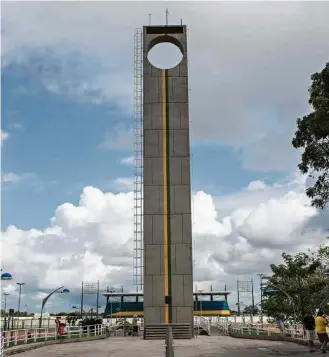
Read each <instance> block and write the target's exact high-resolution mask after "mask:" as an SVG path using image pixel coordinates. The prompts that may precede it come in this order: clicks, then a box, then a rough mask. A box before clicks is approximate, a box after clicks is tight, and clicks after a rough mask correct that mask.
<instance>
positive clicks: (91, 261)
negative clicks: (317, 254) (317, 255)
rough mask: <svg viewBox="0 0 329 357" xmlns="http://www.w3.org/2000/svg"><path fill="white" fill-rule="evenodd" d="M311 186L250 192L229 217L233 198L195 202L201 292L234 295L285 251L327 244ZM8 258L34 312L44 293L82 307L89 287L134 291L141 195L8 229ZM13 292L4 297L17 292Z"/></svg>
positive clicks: (92, 192) (4, 241)
mask: <svg viewBox="0 0 329 357" xmlns="http://www.w3.org/2000/svg"><path fill="white" fill-rule="evenodd" d="M303 182H304V181H303V180H299V183H298V185H297V184H296V183H295V184H294V185H293V186H291V182H286V183H284V184H280V185H273V187H272V186H269V185H268V186H266V188H264V189H263V190H262V196H257V195H256V196H255V197H254V195H255V193H257V192H258V191H256V192H255V191H254V190H248V189H246V190H243V192H240V193H237V194H234V195H231V196H230V201H231V206H229V207H228V208H229V209H226V210H223V209H221V207H222V205H223V203H225V202H227V200H228V199H229V198H228V197H212V196H211V195H209V194H207V193H205V192H203V191H199V192H196V193H195V194H194V195H193V197H192V202H193V211H192V212H193V243H194V247H193V251H194V280H195V283H196V284H198V287H199V288H205V289H207V288H209V285H210V284H212V285H213V287H214V288H218V289H223V287H224V284H225V283H226V284H227V285H228V289H232V290H234V289H235V279H236V278H237V277H241V276H243V277H252V276H253V275H255V274H256V273H258V272H263V271H265V272H266V271H268V266H269V264H270V263H271V262H278V261H279V260H280V255H281V253H282V252H283V251H287V252H297V251H300V250H304V251H306V250H307V249H309V248H311V249H314V248H316V247H317V246H318V245H319V244H323V243H326V241H325V236H326V232H325V225H324V224H323V222H328V211H324V212H322V213H321V215H319V214H318V213H317V211H316V210H315V209H314V208H312V207H310V205H309V200H308V199H307V198H306V196H305V194H304V193H303V192H302V189H303V187H304V183H303ZM274 186H275V187H274ZM291 187H294V190H292V189H291ZM323 215H324V216H323ZM319 217H320V218H321V219H318V220H315V219H317V218H319ZM314 220H315V221H314ZM312 222H313V223H312ZM314 222H316V223H314ZM1 253H2V266H4V267H6V268H7V269H8V270H10V271H11V272H12V274H13V275H14V276H15V278H16V279H18V280H20V281H24V282H26V285H25V286H24V291H25V293H26V294H27V296H26V297H25V298H24V299H26V300H28V299H30V298H31V299H32V297H33V299H34V302H29V303H28V305H29V306H34V305H33V304H35V301H36V300H37V298H36V297H39V298H41V293H40V292H44V291H45V289H46V290H47V291H48V290H49V289H53V288H56V287H59V286H62V285H64V286H66V287H68V288H69V289H70V290H71V291H72V296H71V297H69V299H73V300H74V294H75V296H76V297H77V294H79V288H80V286H81V281H89V282H93V281H97V280H99V281H100V284H101V290H103V291H104V290H105V286H106V285H110V286H120V285H124V286H125V288H126V289H127V290H131V289H133V287H132V264H133V261H132V255H133V193H132V192H124V193H117V194H114V193H111V192H102V191H101V190H99V189H97V188H95V187H85V188H84V189H83V191H82V193H81V197H80V201H79V203H78V204H77V205H73V204H71V203H64V204H62V205H61V206H59V207H58V208H57V209H56V210H55V213H54V216H53V217H52V218H51V220H50V224H49V226H48V227H46V228H45V229H44V230H37V229H33V228H31V229H29V230H23V229H20V228H19V227H15V226H9V227H7V229H6V230H5V231H4V232H2V238H1ZM13 257H15V258H13ZM9 268H10V269H9ZM8 284H9V285H7V286H6V284H4V285H3V289H7V290H6V291H9V290H10V291H16V292H17V289H16V287H15V286H14V285H13V284H12V283H11V282H10V283H8ZM28 291H30V293H28ZM36 292H37V293H36ZM38 292H39V293H38ZM74 292H75V293H74ZM29 296H30V298H29ZM42 296H43V295H42ZM61 299H62V300H61ZM66 299H67V298H66ZM57 300H58V302H57V303H56V304H57V305H56V304H54V306H60V304H61V303H64V302H63V301H65V300H64V297H61V296H59V297H58V296H57ZM73 300H72V303H73ZM61 301H62V302H61ZM77 302H78V301H75V303H77ZM232 302H234V303H235V301H232ZM58 304H59V305H58ZM65 304H67V303H65ZM54 308H55V307H54ZM57 308H59V307H57Z"/></svg>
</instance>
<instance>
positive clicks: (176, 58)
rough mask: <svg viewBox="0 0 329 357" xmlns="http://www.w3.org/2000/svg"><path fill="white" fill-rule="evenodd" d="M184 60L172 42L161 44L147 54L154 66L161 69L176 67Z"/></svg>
mask: <svg viewBox="0 0 329 357" xmlns="http://www.w3.org/2000/svg"><path fill="white" fill-rule="evenodd" d="M182 58H183V54H182V52H181V50H180V49H179V48H178V47H177V46H176V45H174V44H173V43H171V42H161V43H158V44H157V45H155V46H153V47H152V48H151V49H150V51H149V52H148V54H147V59H148V60H149V62H150V63H151V64H152V66H154V67H157V68H160V69H170V68H174V67H176V66H177V65H178V64H179V63H180V61H181V60H182Z"/></svg>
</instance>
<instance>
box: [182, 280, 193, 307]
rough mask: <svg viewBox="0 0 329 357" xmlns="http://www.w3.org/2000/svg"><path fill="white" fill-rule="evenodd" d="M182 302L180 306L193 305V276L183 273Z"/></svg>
mask: <svg viewBox="0 0 329 357" xmlns="http://www.w3.org/2000/svg"><path fill="white" fill-rule="evenodd" d="M183 285H184V293H183V294H184V303H183V304H182V306H193V276H192V274H191V275H183Z"/></svg>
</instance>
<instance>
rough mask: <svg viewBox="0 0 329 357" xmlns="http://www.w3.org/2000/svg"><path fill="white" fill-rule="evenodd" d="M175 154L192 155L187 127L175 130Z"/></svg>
mask: <svg viewBox="0 0 329 357" xmlns="http://www.w3.org/2000/svg"><path fill="white" fill-rule="evenodd" d="M173 145H174V151H173V156H184V157H188V156H190V147H189V133H188V130H187V129H181V130H174V131H173Z"/></svg>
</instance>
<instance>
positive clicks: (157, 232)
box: [152, 214, 164, 244]
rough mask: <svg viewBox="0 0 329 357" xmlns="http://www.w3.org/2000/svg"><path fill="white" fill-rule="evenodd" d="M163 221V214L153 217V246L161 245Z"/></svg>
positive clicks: (162, 240)
mask: <svg viewBox="0 0 329 357" xmlns="http://www.w3.org/2000/svg"><path fill="white" fill-rule="evenodd" d="M163 221H164V216H163V214H157V215H153V226H152V227H153V231H152V235H153V244H163V242H164V237H163Z"/></svg>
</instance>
